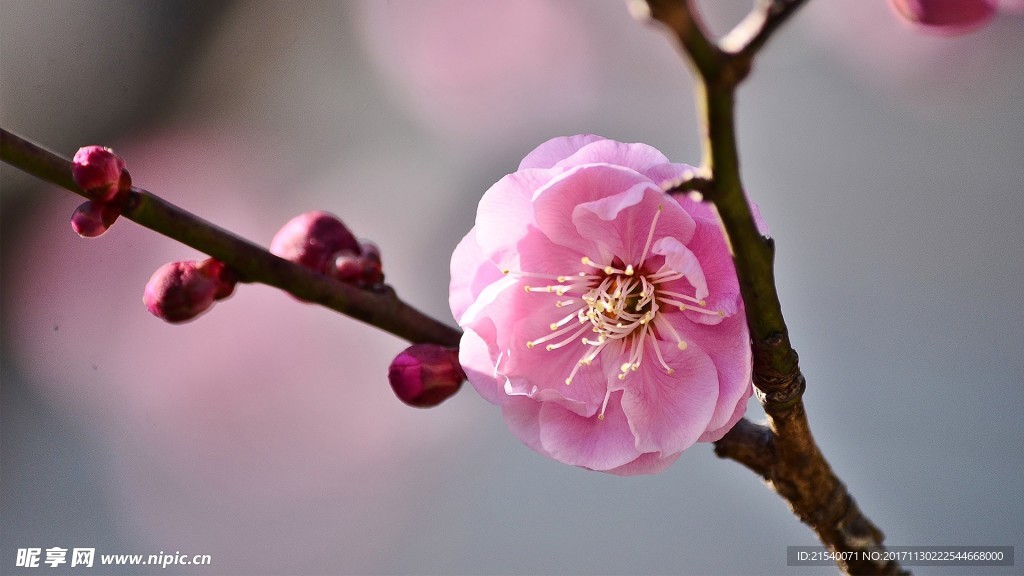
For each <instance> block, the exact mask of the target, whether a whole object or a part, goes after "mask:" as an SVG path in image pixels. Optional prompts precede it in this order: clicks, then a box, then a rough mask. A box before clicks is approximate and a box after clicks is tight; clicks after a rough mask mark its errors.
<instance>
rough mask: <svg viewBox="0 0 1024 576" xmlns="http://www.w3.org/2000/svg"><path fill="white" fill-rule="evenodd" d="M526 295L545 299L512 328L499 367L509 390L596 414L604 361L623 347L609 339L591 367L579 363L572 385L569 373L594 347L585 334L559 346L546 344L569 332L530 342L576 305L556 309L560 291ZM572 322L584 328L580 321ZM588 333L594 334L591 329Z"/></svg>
mask: <svg viewBox="0 0 1024 576" xmlns="http://www.w3.org/2000/svg"><path fill="white" fill-rule="evenodd" d="M524 295H525V296H526V297H527V298H530V297H536V298H537V299H538V300H539V301H540V302H542V303H538V304H537V307H536V308H535V309H534V310H533V312H532V313H531V314H528V315H525V316H524V317H523V318H522V320H520V321H519V322H517V323H516V324H515V326H514V327H513V328H512V329H511V332H512V338H511V342H510V343H509V346H508V352H507V354H506V356H505V357H504V358H502V361H501V363H500V364H499V366H498V369H499V371H500V372H501V373H502V374H505V375H506V376H507V377H508V387H507V391H508V393H509V394H516V395H527V396H530V397H532V398H534V399H536V400H542V401H546V402H556V403H558V404H561V405H562V406H564V407H565V408H567V409H569V410H571V411H573V412H575V413H577V414H581V415H583V416H591V415H593V414H596V413H597V411H598V409H599V408H600V407H601V402H602V401H603V400H604V395H605V391H606V390H607V386H608V376H607V374H608V368H607V367H606V366H605V363H606V360H607V359H609V358H615V357H617V356H618V354H619V350H620V349H621V348H620V347H619V345H618V343H612V344H610V345H609V348H610V349H606V350H604V351H603V352H602V353H601V354H600V355H599V356H598V357H597V358H596V359H595V360H594V361H593V362H592V363H591V364H590V365H589V366H580V367H579V369H578V370H577V371H576V374H575V376H574V377H573V380H572V384H566V383H565V380H566V378H567V377H568V376H569V374H570V373H572V371H573V369H574V368H576V366H577V363H578V362H579V361H580V359H582V358H583V356H584V355H585V354H586V353H587V352H589V351H590V350H591V349H592V348H591V347H590V346H589V345H587V344H583V343H582V342H581V341H580V338H581V337H576V338H574V339H573V341H572V342H571V343H569V344H566V345H565V346H562V347H560V348H557V349H555V350H547V349H546V348H545V345H546V344H551V343H558V342H561V341H562V340H565V339H567V338H568V337H569V336H571V335H572V334H571V333H570V334H566V335H564V336H563V337H559V338H556V339H554V340H551V341H550V342H547V343H542V344H538V345H536V346H534V347H533V348H529V347H527V346H526V342H527V341H529V340H534V339H537V338H539V337H542V336H546V335H548V334H550V333H551V328H550V324H551V323H552V322H557V321H558V320H560V319H561V318H562V317H564V316H566V315H568V314H570V313H572V310H571V309H567V308H568V307H566V308H556V307H555V306H554V304H553V303H554V301H555V300H557V299H558V296H556V295H554V294H525V293H524ZM548 309H550V312H549V311H548ZM571 323H573V325H574V326H580V327H581V328H582V327H583V326H581V325H580V324H579V323H578V322H577V321H576V320H572V321H571ZM587 328H589V325H588V326H587ZM586 335H587V336H592V334H591V333H590V331H589V330H587V332H586Z"/></svg>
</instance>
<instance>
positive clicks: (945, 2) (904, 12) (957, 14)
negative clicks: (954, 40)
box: [889, 0, 998, 35]
mask: <svg viewBox="0 0 1024 576" xmlns="http://www.w3.org/2000/svg"><path fill="white" fill-rule="evenodd" d="M889 5H890V6H892V7H893V9H894V10H895V11H896V12H897V13H898V14H899V15H900V16H902V17H903V18H904V19H905V20H906V21H907V22H910V23H911V24H915V25H917V26H920V27H921V28H922V29H923V30H927V31H930V32H935V33H936V34H946V35H956V34H963V33H965V32H969V31H971V30H973V29H974V28H977V27H978V26H981V25H982V24H984V23H985V22H987V21H988V20H989V19H991V18H992V16H994V15H995V13H996V10H997V9H998V2H996V0H889Z"/></svg>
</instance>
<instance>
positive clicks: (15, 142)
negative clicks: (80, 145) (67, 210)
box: [0, 129, 462, 347]
mask: <svg viewBox="0 0 1024 576" xmlns="http://www.w3.org/2000/svg"><path fill="white" fill-rule="evenodd" d="M0 159H2V160H3V161H4V162H6V163H8V164H10V165H11V166H14V167H15V168H19V169H21V170H23V171H24V172H27V173H28V174H31V175H33V176H35V177H37V178H40V179H42V180H45V181H47V182H50V183H52V184H55V185H57V186H59V187H61V188H64V189H66V190H69V191H71V192H74V193H75V194H78V195H80V196H83V197H85V194H84V192H83V191H82V190H80V189H79V188H78V187H77V186H76V185H75V182H74V180H72V178H71V162H70V161H69V160H68V159H66V158H63V157H61V156H59V155H57V154H54V153H53V152H50V151H49V150H45V149H43V148H42V147H40V146H37V145H36V144H33V143H32V142H29V141H28V140H26V139H24V138H22V137H20V136H17V135H15V134H13V133H11V132H9V131H7V130H3V129H0ZM121 215H122V216H123V217H125V218H128V219H129V220H132V221H134V222H136V223H137V224H140V225H142V226H145V227H146V228H149V229H150V230H153V231H156V232H159V233H160V234H163V235H164V236H167V237H168V238H172V239H174V240H177V241H179V242H181V243H182V244H185V245H187V246H191V247H192V248H195V249H196V250H199V251H201V252H203V253H205V254H208V255H210V256H212V257H214V258H216V259H218V260H220V261H221V262H223V263H225V264H227V265H228V266H229V267H230V268H232V269H233V270H235V271H236V272H237V273H238V274H239V275H240V276H241V278H242V280H243V281H244V282H259V283H262V284H267V285H268V286H273V287H275V288H280V289H281V290H284V291H285V292H288V293H290V294H292V295H294V296H297V297H299V298H301V299H303V300H308V301H310V302H315V303H317V304H320V305H322V306H325V307H327V308H330V309H332V310H335V311H337V312H340V313H342V314H345V315H346V316H350V317H352V318H355V319H357V320H361V321H363V322H365V323H367V324H370V325H372V326H376V327H377V328H380V329H382V330H385V331H387V332H390V333H391V334H394V335H395V336H398V337H399V338H403V339H405V340H408V341H410V342H416V343H420V342H422V343H433V344H440V345H442V346H450V347H457V346H458V345H459V340H460V338H461V336H462V333H461V332H460V331H459V330H457V329H455V328H452V327H451V326H448V325H447V324H444V323H442V322H439V321H437V320H435V319H433V318H431V317H430V316H427V315H426V314H423V313H422V312H420V311H418V310H416V309H415V308H413V307H412V306H409V305H408V304H406V303H405V302H403V301H402V300H401V299H399V298H398V296H397V295H396V294H395V292H394V290H393V289H391V288H390V287H386V289H385V290H384V291H383V292H381V293H376V292H369V291H366V290H361V289H359V288H355V287H353V286H349V285H348V284H344V283H342V282H339V281H337V280H335V279H333V278H329V277H327V276H324V275H323V274H318V273H316V272H314V271H312V270H309V269H307V268H303V267H302V266H299V265H298V264H295V263H292V262H289V261H288V260H284V259H282V258H279V257H277V256H275V255H273V254H271V253H270V252H269V251H267V250H265V249H264V248H262V247H260V246H258V245H256V244H254V243H252V242H250V241H248V240H246V239H244V238H241V237H239V236H236V235H235V234H233V233H231V232H228V231H227V230H224V229H222V228H220V227H218V226H216V225H214V224H212V223H210V222H207V221H205V220H203V219H201V218H199V217H197V216H195V215H193V214H191V213H189V212H187V211H186V210H183V209H182V208H179V207H178V206H175V205H174V204H171V203H170V202H167V201H166V200H163V199H161V198H159V197H157V196H155V195H153V194H151V193H149V192H147V191H145V190H142V189H140V188H132V191H131V193H130V194H129V195H128V198H127V200H126V201H125V203H124V205H123V206H122V212H121Z"/></svg>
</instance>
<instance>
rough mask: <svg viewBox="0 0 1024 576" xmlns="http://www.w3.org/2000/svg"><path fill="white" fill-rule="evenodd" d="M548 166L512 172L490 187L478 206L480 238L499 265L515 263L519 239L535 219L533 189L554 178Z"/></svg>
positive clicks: (483, 248)
mask: <svg viewBox="0 0 1024 576" xmlns="http://www.w3.org/2000/svg"><path fill="white" fill-rule="evenodd" d="M551 177H552V174H551V172H550V171H549V170H523V171H520V172H516V173H514V174H509V175H508V176H505V177H504V178H502V179H501V180H499V181H498V182H497V183H496V184H494V185H493V186H491V187H490V189H488V190H487V192H485V193H484V195H483V197H482V198H481V199H480V204H479V207H478V208H477V216H476V218H477V222H485V223H486V226H477V242H478V243H479V244H480V248H481V251H482V252H483V254H485V255H486V256H487V257H488V258H490V259H491V260H492V261H493V262H494V263H495V265H497V266H499V267H512V266H515V264H516V258H515V256H516V255H515V250H514V248H515V245H516V242H517V241H518V240H519V239H520V238H522V237H523V236H524V235H525V234H526V230H527V227H528V226H529V225H531V224H532V223H533V204H532V203H531V201H532V199H533V195H534V193H535V192H536V191H537V190H538V189H539V188H541V187H542V186H544V185H545V184H547V183H548V182H549V181H550V180H551Z"/></svg>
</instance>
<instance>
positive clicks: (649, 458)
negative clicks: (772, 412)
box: [605, 433, 724, 476]
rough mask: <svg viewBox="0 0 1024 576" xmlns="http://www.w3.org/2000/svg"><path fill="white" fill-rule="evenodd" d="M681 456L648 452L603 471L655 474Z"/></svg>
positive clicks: (632, 474) (619, 474) (679, 453)
mask: <svg viewBox="0 0 1024 576" xmlns="http://www.w3.org/2000/svg"><path fill="white" fill-rule="evenodd" d="M723 434H724V433H723ZM682 454H683V453H682V452H677V453H675V454H669V455H668V456H661V455H659V454H657V453H655V452H648V453H647V454H641V455H640V457H639V458H637V459H636V460H633V461H632V462H630V463H628V464H623V465H622V466H619V467H618V468H612V469H611V470H605V472H607V473H609V474H615V475H616V476H636V475H638V474H656V473H658V472H661V471H662V470H665V469H666V468H668V467H669V466H671V465H672V463H673V462H675V461H676V460H678V459H679V457H680V456H682Z"/></svg>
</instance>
